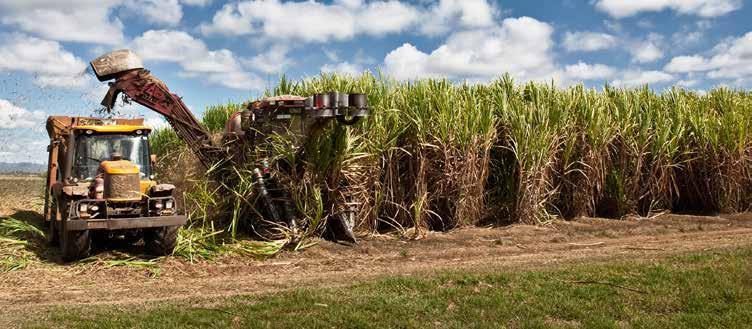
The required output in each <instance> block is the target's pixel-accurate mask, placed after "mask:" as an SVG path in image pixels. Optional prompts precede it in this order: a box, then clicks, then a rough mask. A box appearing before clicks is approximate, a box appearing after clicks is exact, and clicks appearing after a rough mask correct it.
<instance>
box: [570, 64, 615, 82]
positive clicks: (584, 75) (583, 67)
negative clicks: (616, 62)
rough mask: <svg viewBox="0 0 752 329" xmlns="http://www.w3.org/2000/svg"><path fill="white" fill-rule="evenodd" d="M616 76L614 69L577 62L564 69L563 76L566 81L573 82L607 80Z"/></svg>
mask: <svg viewBox="0 0 752 329" xmlns="http://www.w3.org/2000/svg"><path fill="white" fill-rule="evenodd" d="M615 74H616V69H614V68H612V67H610V66H607V65H603V64H592V65H591V64H587V63H583V62H578V63H577V64H574V65H567V66H566V67H565V68H564V75H565V77H566V78H567V79H573V80H598V79H608V78H611V77H613V76H614V75H615Z"/></svg>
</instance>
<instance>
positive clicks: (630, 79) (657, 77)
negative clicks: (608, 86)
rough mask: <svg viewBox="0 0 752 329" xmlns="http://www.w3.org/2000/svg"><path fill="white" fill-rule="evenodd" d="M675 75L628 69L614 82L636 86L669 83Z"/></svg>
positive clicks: (621, 85) (620, 84) (624, 85)
mask: <svg viewBox="0 0 752 329" xmlns="http://www.w3.org/2000/svg"><path fill="white" fill-rule="evenodd" d="M674 79H675V78H674V76H673V75H671V74H668V73H666V72H663V71H641V70H627V71H624V72H622V73H620V77H619V78H618V79H616V80H613V81H612V83H613V84H614V85H615V86H617V87H635V86H642V85H645V84H656V83H667V82H671V81H673V80H674Z"/></svg>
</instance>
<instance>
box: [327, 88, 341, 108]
mask: <svg viewBox="0 0 752 329" xmlns="http://www.w3.org/2000/svg"><path fill="white" fill-rule="evenodd" d="M339 96H340V95H339V93H338V92H336V91H331V92H329V104H330V105H331V107H332V108H337V105H338V104H339Z"/></svg>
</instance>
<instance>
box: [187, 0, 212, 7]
mask: <svg viewBox="0 0 752 329" xmlns="http://www.w3.org/2000/svg"><path fill="white" fill-rule="evenodd" d="M180 3H182V4H184V5H188V6H197V7H203V6H206V5H208V4H210V3H212V0H180Z"/></svg>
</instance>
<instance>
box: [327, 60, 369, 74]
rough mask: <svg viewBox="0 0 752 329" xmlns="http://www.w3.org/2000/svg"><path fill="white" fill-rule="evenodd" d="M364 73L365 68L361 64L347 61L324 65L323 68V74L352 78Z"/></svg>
mask: <svg viewBox="0 0 752 329" xmlns="http://www.w3.org/2000/svg"><path fill="white" fill-rule="evenodd" d="M363 71H365V68H363V66H361V65H360V64H354V63H350V62H347V61H345V62H341V63H337V64H324V66H322V67H321V72H324V73H339V74H345V75H352V76H355V75H358V74H360V73H363Z"/></svg>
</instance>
